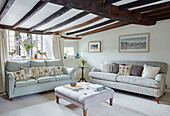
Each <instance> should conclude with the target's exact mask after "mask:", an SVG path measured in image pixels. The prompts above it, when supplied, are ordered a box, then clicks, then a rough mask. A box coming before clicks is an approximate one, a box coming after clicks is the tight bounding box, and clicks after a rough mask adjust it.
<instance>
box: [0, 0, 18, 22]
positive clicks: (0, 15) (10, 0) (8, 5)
mask: <svg viewBox="0 0 170 116" xmlns="http://www.w3.org/2000/svg"><path fill="white" fill-rule="evenodd" d="M14 1H15V0H6V2H5V5H4V6H3V8H2V10H1V11H0V21H1V20H2V18H3V17H4V16H5V14H6V13H7V12H8V10H9V9H10V8H11V6H12V4H13V3H14Z"/></svg>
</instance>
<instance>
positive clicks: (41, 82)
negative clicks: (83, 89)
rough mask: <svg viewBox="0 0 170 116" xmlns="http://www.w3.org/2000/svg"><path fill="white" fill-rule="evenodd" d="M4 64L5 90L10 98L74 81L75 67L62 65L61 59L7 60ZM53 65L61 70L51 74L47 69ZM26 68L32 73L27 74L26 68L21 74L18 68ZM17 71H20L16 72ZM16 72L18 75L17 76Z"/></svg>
mask: <svg viewBox="0 0 170 116" xmlns="http://www.w3.org/2000/svg"><path fill="white" fill-rule="evenodd" d="M5 65H6V76H5V90H6V92H7V94H8V97H9V98H10V100H12V98H14V97H18V96H23V95H28V94H33V93H38V92H43V91H48V90H53V89H54V88H55V87H56V86H60V85H64V84H68V83H70V82H73V81H74V72H75V69H74V68H65V67H62V66H63V64H62V61H61V60H46V61H45V60H27V61H7V62H6V64H5ZM53 66H54V67H60V68H61V70H57V71H58V72H57V74H51V72H48V71H49V69H50V68H51V67H53ZM44 67H46V70H44ZM28 68H30V69H31V70H32V71H33V74H32V75H29V74H27V73H28V72H29V71H28V70H27V71H26V73H25V74H23V75H22V72H21V71H20V70H21V69H28ZM35 69H36V70H35ZM41 69H42V71H41ZM47 69H48V70H47ZM18 71H20V72H19V73H17V72H18ZM22 71H23V70H22ZM24 71H25V70H24ZM51 71H53V70H51ZM59 71H60V72H59ZM42 73H43V75H42ZM45 73H46V74H45ZM47 73H48V74H47ZM17 74H19V75H20V76H19V77H17ZM36 76H38V77H36ZM28 77H29V78H28Z"/></svg>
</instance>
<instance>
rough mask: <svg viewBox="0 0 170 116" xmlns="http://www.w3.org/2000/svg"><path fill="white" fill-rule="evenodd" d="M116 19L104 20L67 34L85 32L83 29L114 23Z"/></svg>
mask: <svg viewBox="0 0 170 116" xmlns="http://www.w3.org/2000/svg"><path fill="white" fill-rule="evenodd" d="M112 22H114V21H112V20H107V21H104V22H102V23H99V24H96V25H93V26H90V27H86V28H84V29H80V30H77V31H73V32H70V33H67V35H71V34H75V33H80V32H83V31H88V30H90V29H94V28H97V27H101V26H103V25H107V24H109V23H112Z"/></svg>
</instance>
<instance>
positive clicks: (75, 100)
mask: <svg viewBox="0 0 170 116" xmlns="http://www.w3.org/2000/svg"><path fill="white" fill-rule="evenodd" d="M77 85H80V86H81V89H78V90H72V89H69V88H66V87H64V86H59V87H56V88H55V95H56V102H57V103H59V98H63V99H65V100H67V101H69V102H71V103H72V104H74V105H76V106H79V107H81V108H82V109H83V115H84V116H86V115H87V109H88V108H90V107H92V106H95V105H96V104H98V103H100V102H104V101H106V100H108V99H110V106H112V102H113V96H114V90H113V89H111V88H108V87H106V88H105V89H103V90H100V91H97V90H96V89H95V88H94V86H93V85H94V84H91V83H86V82H80V83H77Z"/></svg>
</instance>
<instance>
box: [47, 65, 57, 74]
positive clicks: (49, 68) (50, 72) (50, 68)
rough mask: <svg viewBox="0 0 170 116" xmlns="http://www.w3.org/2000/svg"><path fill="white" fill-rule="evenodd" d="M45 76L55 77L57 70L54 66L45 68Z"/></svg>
mask: <svg viewBox="0 0 170 116" xmlns="http://www.w3.org/2000/svg"><path fill="white" fill-rule="evenodd" d="M45 75H49V76H53V75H55V68H54V66H49V67H46V68H45Z"/></svg>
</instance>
